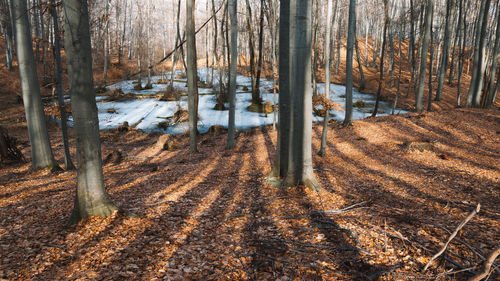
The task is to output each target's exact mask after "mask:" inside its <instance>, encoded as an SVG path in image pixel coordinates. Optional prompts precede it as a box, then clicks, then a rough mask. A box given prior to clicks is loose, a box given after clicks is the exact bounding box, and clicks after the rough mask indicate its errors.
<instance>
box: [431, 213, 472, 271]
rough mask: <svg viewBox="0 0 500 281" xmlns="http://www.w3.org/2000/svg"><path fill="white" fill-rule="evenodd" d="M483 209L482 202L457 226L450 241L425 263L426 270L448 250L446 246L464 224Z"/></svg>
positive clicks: (449, 239)
mask: <svg viewBox="0 0 500 281" xmlns="http://www.w3.org/2000/svg"><path fill="white" fill-rule="evenodd" d="M480 209H481V204H477V207H476V209H474V211H472V212H471V213H470V214H469V215H468V216H467V218H465V220H464V221H463V222H462V223H461V224H460V225H458V226H457V228H456V229H455V231H453V233H452V234H451V235H450V237H449V238H448V241H446V244H444V246H443V248H441V250H439V252H437V253H436V254H435V255H434V256H433V257H432V258H431V259H430V260H429V262H427V264H426V265H425V267H424V271H425V270H427V268H429V265H430V264H431V263H432V262H433V261H434V260H435V259H437V258H438V257H439V256H440V255H442V254H443V253H444V251H445V250H446V248H447V247H448V245H449V244H450V242H451V240H453V238H455V236H457V234H458V232H459V231H460V229H462V228H463V227H464V225H465V224H466V223H468V222H469V221H470V220H471V219H472V217H474V216H475V215H476V214H477V213H478V212H479V210H480Z"/></svg>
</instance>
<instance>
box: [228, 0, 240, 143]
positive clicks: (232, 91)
mask: <svg viewBox="0 0 500 281" xmlns="http://www.w3.org/2000/svg"><path fill="white" fill-rule="evenodd" d="M237 5H238V1H237V0H229V17H230V18H231V62H230V66H229V73H230V75H229V77H230V78H231V80H230V81H229V120H228V126H227V127H228V134H227V148H234V119H235V107H236V64H237V63H238V18H237V15H236V13H237V11H238V6H237Z"/></svg>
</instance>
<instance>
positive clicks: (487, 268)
mask: <svg viewBox="0 0 500 281" xmlns="http://www.w3.org/2000/svg"><path fill="white" fill-rule="evenodd" d="M499 255H500V246H498V247H497V248H496V249H495V250H493V251H492V252H491V254H490V255H489V256H488V258H487V259H486V261H485V262H484V264H483V270H482V271H481V272H479V274H477V275H476V276H474V277H472V278H471V279H470V280H469V281H480V280H481V279H483V278H485V277H486V276H488V275H489V274H490V270H491V266H492V265H493V263H494V262H495V259H496V258H497V257H498V256H499Z"/></svg>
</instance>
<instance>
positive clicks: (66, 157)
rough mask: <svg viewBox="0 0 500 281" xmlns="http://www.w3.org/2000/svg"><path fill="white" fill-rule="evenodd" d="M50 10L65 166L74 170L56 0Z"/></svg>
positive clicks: (52, 2)
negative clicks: (70, 149)
mask: <svg viewBox="0 0 500 281" xmlns="http://www.w3.org/2000/svg"><path fill="white" fill-rule="evenodd" d="M50 4H51V6H50V12H51V15H52V21H53V25H54V54H55V58H56V70H55V71H56V73H55V76H56V83H57V85H56V88H57V103H58V105H59V112H60V114H61V132H62V137H63V147H64V167H65V168H66V170H74V169H75V166H74V165H73V162H72V161H71V155H70V153H69V140H68V128H67V127H68V126H67V124H66V122H67V120H68V118H67V115H66V114H67V113H66V106H65V105H64V90H63V69H62V62H61V36H60V35H59V22H58V21H59V20H58V17H57V7H56V4H55V0H51V2H50Z"/></svg>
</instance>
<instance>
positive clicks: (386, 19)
mask: <svg viewBox="0 0 500 281" xmlns="http://www.w3.org/2000/svg"><path fill="white" fill-rule="evenodd" d="M388 26H389V0H384V31H383V33H382V51H381V54H382V55H381V56H380V66H379V68H380V69H379V71H380V78H379V81H378V89H377V98H376V100H375V108H374V109H373V113H372V117H375V116H377V111H378V104H379V102H380V95H381V93H382V85H383V84H384V53H385V38H386V36H387V28H388Z"/></svg>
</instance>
